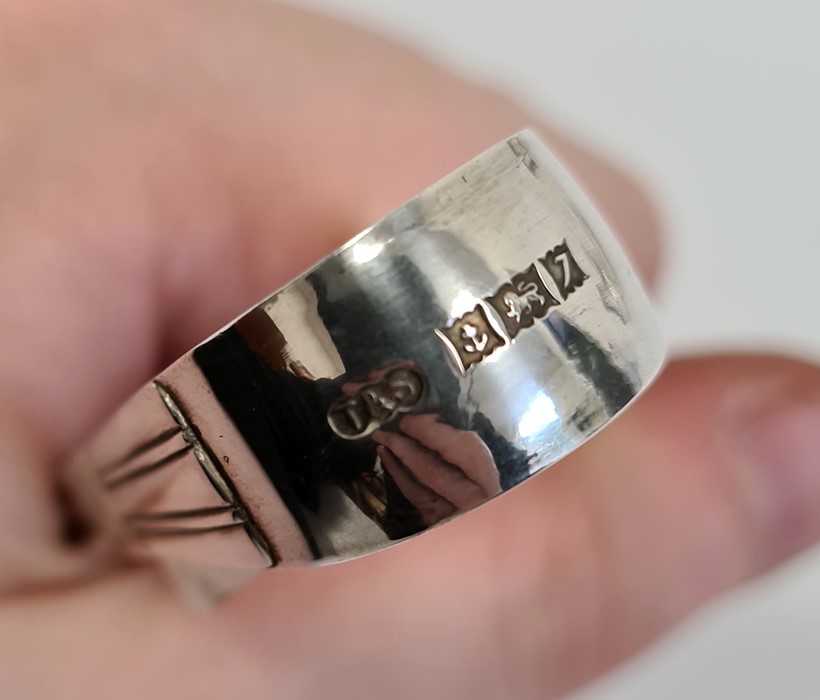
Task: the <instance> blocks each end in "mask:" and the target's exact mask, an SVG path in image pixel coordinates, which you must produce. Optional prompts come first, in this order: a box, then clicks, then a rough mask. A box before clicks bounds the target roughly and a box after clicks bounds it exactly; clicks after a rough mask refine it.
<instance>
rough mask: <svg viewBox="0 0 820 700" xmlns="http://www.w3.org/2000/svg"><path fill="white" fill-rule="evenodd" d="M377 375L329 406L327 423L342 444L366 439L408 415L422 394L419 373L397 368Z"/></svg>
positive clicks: (416, 369)
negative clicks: (342, 440)
mask: <svg viewBox="0 0 820 700" xmlns="http://www.w3.org/2000/svg"><path fill="white" fill-rule="evenodd" d="M379 374H380V375H381V376H379V378H378V379H374V380H372V381H369V382H366V383H364V384H360V385H358V386H356V387H355V388H354V389H353V390H352V391H348V392H345V393H344V394H343V395H342V396H340V397H339V398H338V399H336V400H335V401H334V402H333V403H332V404H330V408H329V409H328V412H327V422H328V423H329V424H330V428H331V429H332V430H333V432H334V433H336V435H338V436H339V437H341V438H344V439H345V440H358V439H360V438H363V437H367V436H368V435H370V434H371V433H373V432H374V431H376V430H378V429H379V428H381V427H382V426H383V425H385V423H388V422H389V421H391V420H393V418H395V417H396V416H397V415H398V414H399V413H409V412H410V411H412V410H413V409H414V408H415V407H416V406H418V405H419V403H420V402H421V400H422V398H423V397H424V390H425V382H424V377H423V375H422V373H421V370H419V369H418V368H416V367H412V366H407V365H399V366H393V367H390V368H388V369H387V370H385V371H382V372H380V373H379ZM371 376H373V375H372V374H371Z"/></svg>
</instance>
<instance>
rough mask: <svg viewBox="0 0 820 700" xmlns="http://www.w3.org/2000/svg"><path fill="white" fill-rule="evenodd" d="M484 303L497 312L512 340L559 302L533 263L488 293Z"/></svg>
mask: <svg viewBox="0 0 820 700" xmlns="http://www.w3.org/2000/svg"><path fill="white" fill-rule="evenodd" d="M487 303H488V304H489V305H490V306H492V307H493V309H494V310H495V312H496V313H497V314H498V315H499V317H500V318H501V321H502V322H503V323H504V329H505V330H506V331H507V335H508V336H509V338H510V340H512V339H513V338H515V336H517V335H518V333H519V332H520V331H521V330H522V329H524V328H529V327H530V326H531V325H532V324H533V323H535V320H536V319H538V318H543V317H544V316H546V315H547V312H548V311H549V310H550V308H552V307H553V306H558V304H559V303H560V302H559V301H558V299H556V298H555V297H554V296H553V295H552V294H551V293H550V291H549V290H548V289H547V288H546V286H545V285H544V280H542V279H541V275H539V274H538V270H537V269H536V267H535V264H534V263H533V264H532V265H530V266H529V267H528V268H527V269H526V271H524V272H520V273H518V274H517V275H515V276H514V277H513V278H512V280H511V281H510V282H508V283H507V284H505V285H504V286H502V287H501V288H500V289H499V290H498V291H497V292H496V293H495V294H493V295H492V296H491V297H489V298H488V299H487Z"/></svg>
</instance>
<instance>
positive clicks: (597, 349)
mask: <svg viewBox="0 0 820 700" xmlns="http://www.w3.org/2000/svg"><path fill="white" fill-rule="evenodd" d="M544 323H546V324H547V328H549V329H550V332H551V333H552V335H553V336H554V337H555V339H556V340H557V341H558V342H559V343H560V344H561V345H562V347H563V348H564V352H566V354H567V357H569V359H570V360H572V361H573V362H574V363H575V365H576V366H577V367H578V374H579V375H580V376H582V377H587V378H588V379H589V380H590V381H594V382H595V394H596V396H597V397H598V398H599V399H600V400H601V403H602V404H603V406H604V408H605V409H606V411H607V414H608V415H610V416H614V415H615V414H616V413H617V412H618V411H620V410H621V409H622V408H623V407H624V406H626V405H627V404H628V403H629V402H630V401H631V400H632V399H633V398H634V397H635V395H636V393H637V388H636V387H635V386H634V385H633V383H632V381H631V380H630V379H629V377H628V376H627V375H626V374H625V373H624V372H623V371H622V370H620V369H619V368H618V367H617V366H615V364H614V363H613V362H612V361H611V360H610V358H609V355H608V354H607V353H606V351H605V350H603V348H601V346H600V345H599V344H598V343H597V342H596V341H595V339H594V338H590V337H589V336H588V335H587V334H586V333H584V332H583V331H582V330H581V329H580V328H578V327H577V326H575V325H573V324H572V323H570V322H569V321H567V319H566V318H564V317H563V316H561V315H560V314H552V315H551V316H548V317H547V318H546V320H545V321H544ZM579 427H581V428H582V429H585V428H586V427H587V426H584V425H579Z"/></svg>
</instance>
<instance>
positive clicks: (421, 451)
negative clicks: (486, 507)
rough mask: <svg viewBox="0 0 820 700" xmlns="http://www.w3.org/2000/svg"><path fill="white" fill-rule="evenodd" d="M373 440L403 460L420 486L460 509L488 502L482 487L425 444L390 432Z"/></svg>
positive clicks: (379, 431)
mask: <svg viewBox="0 0 820 700" xmlns="http://www.w3.org/2000/svg"><path fill="white" fill-rule="evenodd" d="M373 440H374V441H375V442H377V443H379V444H380V445H384V446H385V447H387V448H388V449H389V450H390V452H392V453H393V454H394V455H395V456H396V457H397V458H398V459H400V460H401V462H402V464H403V465H404V466H405V467H406V468H407V470H408V471H409V472H410V473H411V474H412V475H413V477H414V478H415V479H416V480H417V481H418V482H419V483H421V484H424V486H425V487H426V488H428V489H430V490H431V491H433V492H435V493H437V494H439V495H441V496H442V497H444V498H446V499H447V500H448V501H449V502H450V503H452V504H453V505H454V506H455V507H456V508H457V509H458V510H461V511H464V510H469V509H470V508H475V507H476V506H478V505H480V504H482V503H484V501H486V500H487V497H488V496H487V494H486V493H485V491H484V489H483V488H482V487H481V486H480V485H479V484H477V483H475V482H474V481H472V480H471V479H470V478H469V477H468V476H467V475H465V473H464V472H463V471H461V469H459V468H458V467H457V466H455V465H453V464H449V463H447V462H445V461H444V460H443V459H442V458H441V457H440V456H439V455H437V454H436V453H435V452H431V451H430V450H429V449H428V448H427V447H426V445H424V444H423V443H422V444H419V443H418V442H416V441H415V440H414V439H412V438H408V437H406V436H404V435H401V434H398V433H391V432H388V431H386V430H378V431H376V432H375V433H374V434H373Z"/></svg>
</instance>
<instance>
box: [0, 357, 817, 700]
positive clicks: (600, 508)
mask: <svg viewBox="0 0 820 700" xmlns="http://www.w3.org/2000/svg"><path fill="white" fill-rule="evenodd" d="M818 425H820V370H818V368H816V367H812V366H808V365H805V364H802V363H798V362H791V361H786V360H781V359H774V358H763V357H759V358H751V357H750V358H737V357H735V358H703V359H698V360H690V361H686V362H680V363H676V364H675V365H673V366H672V367H671V368H670V369H669V371H667V372H666V373H665V375H664V376H663V377H661V379H660V380H659V381H658V382H657V383H656V384H655V385H654V386H653V387H652V388H651V389H650V390H649V391H648V393H647V394H646V396H645V397H643V398H642V399H641V400H640V401H639V402H637V403H636V405H635V406H634V407H633V408H630V409H629V410H628V411H627V413H626V414H625V415H624V416H623V417H622V418H619V419H618V420H617V421H616V422H615V423H613V425H612V426H611V427H610V428H608V429H607V430H606V431H604V432H602V433H601V434H600V435H599V436H597V437H596V438H594V439H593V440H592V441H590V442H589V443H588V444H587V445H586V446H584V447H582V448H581V449H580V450H578V451H577V452H575V453H573V455H572V456H571V458H569V459H567V460H565V461H564V462H562V463H561V464H559V465H556V466H555V467H553V468H551V469H549V470H548V471H547V472H546V473H544V474H542V475H539V476H538V477H535V478H534V479H532V480H530V481H528V482H527V484H526V485H523V486H522V487H520V488H518V489H516V490H515V491H513V492H511V493H509V494H507V495H505V496H503V497H501V498H499V499H497V500H495V501H493V502H491V503H490V504H488V505H487V506H485V507H483V508H480V509H478V510H476V511H473V512H472V513H470V514H467V515H464V516H463V517H461V518H458V519H457V520H455V521H453V522H452V523H450V524H448V525H447V526H446V527H442V528H439V529H436V530H434V531H432V532H430V533H428V534H427V535H425V536H424V537H420V538H417V539H415V540H413V541H411V542H408V543H406V544H403V545H402V546H400V547H395V548H392V549H389V550H387V551H385V552H383V553H381V554H377V555H373V556H371V557H366V558H364V559H360V560H357V561H355V562H351V563H349V564H344V565H340V566H333V567H324V568H320V569H308V570H290V571H286V570H281V571H274V572H271V574H270V575H269V576H262V577H259V578H258V579H257V580H256V581H255V582H254V583H253V584H252V585H251V586H249V587H248V588H246V589H245V590H244V591H243V592H242V593H241V594H239V595H238V596H236V597H235V598H234V599H232V600H231V601H229V602H228V603H227V604H225V605H224V606H223V607H222V608H221V609H220V610H218V611H217V612H216V613H215V614H213V615H211V616H209V617H205V618H199V619H189V618H187V617H186V616H185V615H184V614H183V613H182V612H181V611H180V610H179V609H178V608H174V607H172V606H170V605H169V604H168V603H167V602H166V601H165V598H163V597H162V596H161V595H160V593H159V589H158V587H157V584H156V582H155V581H154V580H153V579H149V578H148V577H147V576H144V577H143V578H142V579H140V580H138V581H131V582H128V583H126V582H123V581H120V582H118V583H116V584H115V585H112V586H110V587H109V588H108V589H107V590H105V591H103V590H97V589H91V590H88V591H86V592H81V591H77V592H74V593H70V594H65V595H66V598H67V599H69V598H70V599H71V602H72V604H73V605H75V606H76V607H77V608H79V611H80V614H81V618H80V619H82V621H83V632H84V635H83V638H84V639H93V638H94V637H95V636H101V635H103V634H108V632H110V629H111V627H112V620H114V621H116V624H120V625H122V624H123V623H125V622H126V621H127V618H125V617H124V611H125V610H126V609H130V610H137V611H139V615H138V616H137V618H136V620H135V621H134V622H131V623H130V626H129V627H128V629H129V630H130V634H128V635H125V636H124V637H122V638H114V639H112V640H111V642H112V643H110V644H107V645H106V646H105V648H101V649H99V650H98V653H97V655H96V656H94V657H93V658H94V664H95V668H97V667H106V668H116V669H129V673H128V675H127V677H126V679H127V683H124V682H122V679H123V676H122V675H118V676H117V679H118V680H117V686H116V690H118V691H121V692H122V695H121V696H122V697H124V698H128V697H135V698H136V697H151V696H156V695H158V694H159V695H160V696H161V695H162V693H163V692H164V693H167V694H171V691H175V693H176V694H179V693H181V694H182V695H186V694H187V696H189V697H190V696H194V697H196V696H197V692H198V691H200V692H199V696H202V695H203V694H211V695H227V694H231V693H235V692H237V688H238V687H239V688H241V695H242V696H243V697H246V698H251V699H252V698H260V699H261V698H266V697H269V696H270V688H273V687H275V688H277V689H278V690H279V691H281V692H282V695H283V696H287V695H294V696H298V697H302V698H306V699H310V698H320V697H327V695H328V693H331V692H332V694H333V696H334V697H335V698H339V700H347V699H348V698H351V699H352V698H355V697H359V696H360V695H361V683H362V680H361V679H362V678H363V677H364V678H367V683H368V694H369V695H373V696H379V695H384V696H387V697H391V698H396V699H397V700H402V699H403V698H408V699H409V698H418V697H453V698H456V697H471V698H477V699H481V698H487V699H490V698H499V697H512V698H522V699H524V698H554V697H557V696H558V695H561V694H562V693H564V692H565V691H566V690H567V689H568V688H570V687H574V686H576V685H578V684H579V683H581V682H583V681H584V680H588V679H589V678H591V677H594V676H595V675H597V674H598V673H600V672H601V671H602V670H604V669H606V668H608V667H609V666H611V665H612V664H613V663H615V662H616V661H618V660H619V659H621V658H623V657H624V656H626V655H628V654H630V653H632V652H634V651H635V650H636V649H638V648H640V647H641V646H643V645H644V644H646V643H647V642H649V641H651V640H652V639H653V638H654V637H656V636H657V635H658V634H660V633H662V632H664V631H665V630H667V629H668V628H669V626H671V625H673V624H674V623H676V622H677V621H678V620H680V619H681V617H683V616H685V615H686V614H688V613H690V612H691V611H692V610H693V609H695V608H696V607H698V606H699V605H701V604H702V603H704V602H705V601H707V600H709V599H710V598H712V597H713V596H715V595H716V594H718V593H720V592H722V591H724V590H726V588H728V587H730V586H733V585H736V584H738V583H741V582H743V581H745V580H747V579H748V578H750V577H752V576H755V575H757V574H759V573H761V572H762V571H764V570H766V569H767V568H769V567H771V566H772V565H774V564H777V563H778V562H780V561H782V560H783V559H784V558H785V557H787V556H789V555H791V554H793V553H795V552H796V551H798V550H799V549H801V548H803V547H805V546H808V545H809V544H811V543H812V542H814V541H815V540H816V539H817V538H818V536H820V470H818V469H817V464H818V454H817V439H816V435H817V429H818ZM129 606H130V608H129ZM66 609H67V608H61V607H60V606H59V605H57V604H56V603H54V604H52V605H50V606H49V607H45V608H44V607H43V606H40V607H37V606H34V605H33V604H29V605H23V604H22V602H19V603H18V604H17V605H15V606H13V607H12V608H10V609H8V610H3V609H0V640H6V643H5V644H3V646H2V647H0V651H2V655H0V657H1V658H3V659H4V661H5V662H6V667H5V669H4V673H5V674H6V675H7V676H8V678H9V679H10V681H11V682H12V683H14V682H17V683H18V687H22V686H21V685H20V684H21V683H25V682H26V681H28V683H29V684H30V686H31V685H36V690H40V691H42V692H41V693H40V696H41V697H49V695H47V692H48V691H51V692H52V694H53V693H54V692H56V690H57V689H59V691H60V692H61V693H62V694H63V695H66V694H67V695H69V696H71V695H72V694H73V695H74V696H77V697H94V692H98V690H99V689H98V686H97V685H95V683H97V681H96V680H95V676H94V675H93V674H91V673H88V674H79V675H78V674H73V675H72V669H73V668H76V666H77V665H78V664H79V665H81V666H82V664H83V663H87V659H88V654H87V653H85V652H84V650H83V648H82V647H81V646H78V645H76V644H73V643H66V642H65V639H66V635H68V636H69V637H71V638H72V639H73V636H72V635H74V630H75V629H76V621H73V620H72V618H71V617H70V616H68V615H67V613H66ZM354 629H355V630H356V634H355V635H354V634H350V630H354ZM169 630H173V633H172V634H169ZM42 658H49V659H51V660H52V662H53V666H52V667H50V669H49V671H50V672H49V673H48V674H42V673H41V672H40V664H41V659H42ZM316 669H321V673H317V672H316ZM374 669H376V670H377V671H378V672H374ZM237 683H239V684H240V685H239V686H238V685H237ZM11 687H14V686H13V685H12V686H11ZM206 691H207V692H206ZM30 694H33V693H30ZM114 694H115V693H113V692H111V693H109V695H108V697H111V696H112V695H114Z"/></svg>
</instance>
